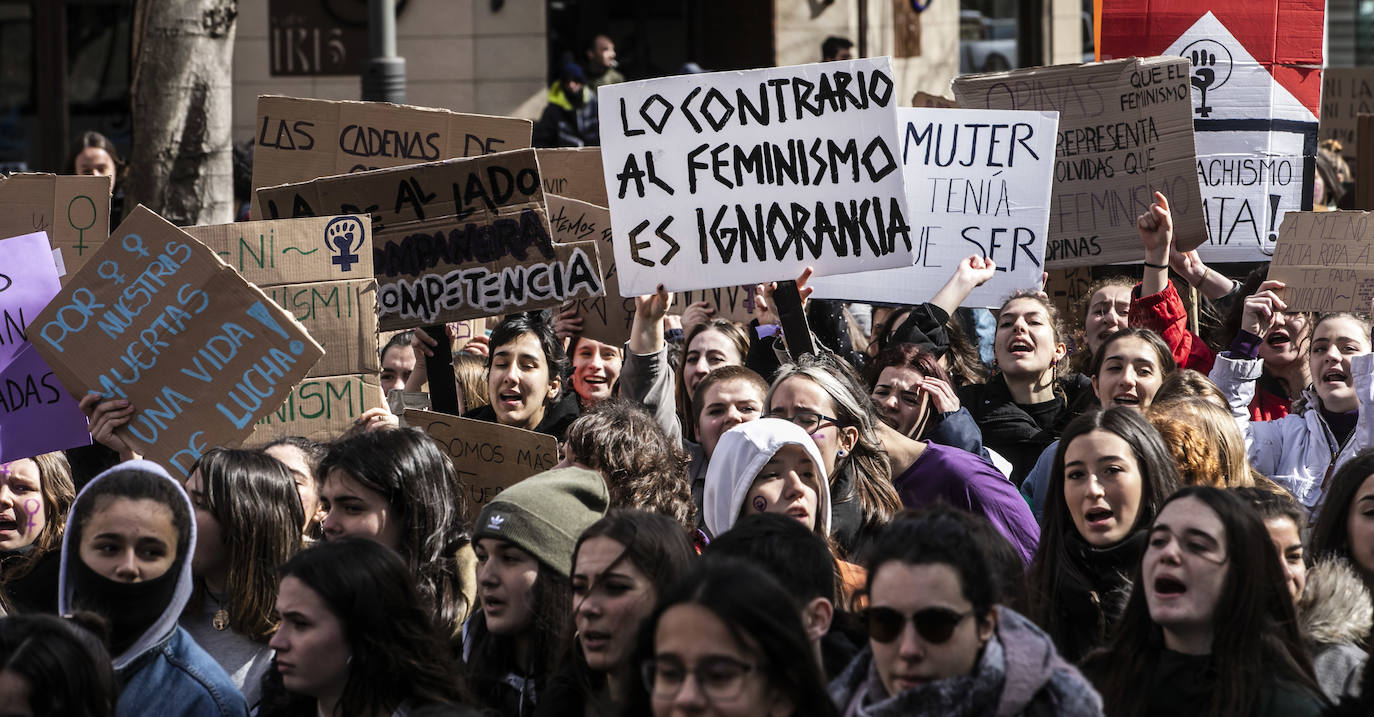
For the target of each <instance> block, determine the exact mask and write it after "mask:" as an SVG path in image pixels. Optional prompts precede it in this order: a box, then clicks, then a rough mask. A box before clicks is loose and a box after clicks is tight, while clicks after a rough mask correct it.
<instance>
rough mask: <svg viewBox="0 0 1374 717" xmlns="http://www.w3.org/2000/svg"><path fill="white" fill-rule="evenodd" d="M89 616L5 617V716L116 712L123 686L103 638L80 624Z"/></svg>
mask: <svg viewBox="0 0 1374 717" xmlns="http://www.w3.org/2000/svg"><path fill="white" fill-rule="evenodd" d="M87 617H88V615H87V614H81V615H77V616H74V617H71V618H60V617H57V616H55V615H13V616H10V617H6V618H0V710H3V714H6V715H27V716H28V717H111V715H113V714H114V713H115V697H116V696H117V695H118V694H119V687H118V684H117V683H116V682H115V676H114V670H113V669H111V668H110V654H109V653H108V652H106V651H105V646H104V645H102V644H101V642H100V638H98V637H96V636H95V635H94V634H92V633H91V632H89V631H88V630H86V629H85V628H83V627H82V625H81V624H80V623H81V621H82V620H84V619H86V618H87ZM93 627H94V626H93ZM97 629H98V628H97Z"/></svg>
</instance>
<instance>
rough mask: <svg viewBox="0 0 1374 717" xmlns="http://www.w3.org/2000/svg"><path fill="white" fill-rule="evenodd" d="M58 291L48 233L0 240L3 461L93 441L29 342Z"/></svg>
mask: <svg viewBox="0 0 1374 717" xmlns="http://www.w3.org/2000/svg"><path fill="white" fill-rule="evenodd" d="M60 289H61V284H60V282H59V281H58V277H57V265H56V264H55V263H54V262H53V257H52V247H51V246H49V245H48V236H47V235H46V234H44V233H42V232H38V233H36V234H25V235H23V236H19V237H14V238H12V239H3V240H0V463H2V462H6V461H12V460H16V459H19V458H27V457H29V456H36V455H38V454H40V453H47V452H49V451H56V450H61V449H63V448H71V447H73V446H84V445H89V444H90V442H91V436H90V434H89V433H88V432H87V428H86V417H85V416H83V415H82V414H81V409H80V408H78V407H77V402H76V399H74V398H72V396H71V394H70V393H68V392H67V390H66V389H64V388H63V387H62V385H61V384H60V383H58V381H57V377H56V376H55V375H53V372H52V371H51V370H50V369H49V368H48V365H47V364H46V363H44V362H43V358H42V357H41V356H39V355H38V352H37V351H35V350H34V348H33V345H32V344H30V343H29V341H28V334H27V325H28V324H29V323H30V322H32V321H33V319H34V318H35V317H37V316H38V312H40V311H42V310H43V307H45V306H47V305H48V302H49V301H51V300H52V298H53V297H54V296H56V295H57V292H58V291H59V290H60Z"/></svg>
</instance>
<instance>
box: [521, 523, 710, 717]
mask: <svg viewBox="0 0 1374 717" xmlns="http://www.w3.org/2000/svg"><path fill="white" fill-rule="evenodd" d="M695 560H696V552H695V551H694V550H693V548H692V544H691V542H690V541H688V540H687V537H686V535H685V534H684V533H683V531H682V527H681V526H680V525H678V524H677V523H675V522H674V521H672V520H671V519H669V518H667V517H665V516H662V515H657V514H654V513H645V512H643V511H638V510H623V509H615V510H611V511H610V512H608V513H606V517H604V518H602V519H601V520H598V521H596V522H595V523H592V525H591V526H590V527H588V528H587V529H586V530H584V531H582V535H581V536H580V537H579V538H578V539H577V545H576V546H575V547H574V548H573V556H572V565H573V569H572V598H573V610H572V620H573V626H574V627H575V628H576V632H575V633H574V639H573V645H572V650H571V652H570V654H569V655H568V656H567V657H566V658H565V659H564V664H563V668H562V669H561V670H560V671H559V673H558V674H557V675H556V676H554V678H553V680H552V681H550V683H549V685H548V687H547V688H545V689H543V690H542V691H541V694H540V701H539V706H538V707H537V708H536V709H535V714H536V715H567V716H568V717H574V716H578V715H588V716H590V715H604V716H605V717H613V716H614V715H616V714H618V711H617V710H618V706H619V705H620V704H621V703H622V702H623V701H624V699H625V695H626V694H627V692H628V686H629V685H628V683H629V682H631V681H633V680H634V679H635V678H636V675H635V671H634V668H633V665H631V664H630V653H631V652H632V651H633V650H634V646H635V636H636V635H637V634H638V633H639V627H640V625H641V623H643V622H644V620H645V619H646V618H648V617H649V615H650V613H652V612H653V611H654V606H655V605H656V604H657V602H658V597H659V596H660V595H662V594H663V593H665V592H666V591H667V590H668V588H669V586H671V585H672V584H673V583H674V582H676V581H677V579H678V577H679V576H681V575H682V573H684V572H686V571H687V569H688V568H689V567H691V565H692V562H693V561H695Z"/></svg>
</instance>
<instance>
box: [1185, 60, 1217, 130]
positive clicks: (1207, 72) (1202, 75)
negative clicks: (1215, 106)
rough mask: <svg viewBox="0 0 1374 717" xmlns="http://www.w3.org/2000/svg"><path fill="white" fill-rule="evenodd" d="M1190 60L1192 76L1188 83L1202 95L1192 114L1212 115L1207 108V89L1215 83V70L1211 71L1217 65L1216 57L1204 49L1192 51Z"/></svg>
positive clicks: (1210, 110)
mask: <svg viewBox="0 0 1374 717" xmlns="http://www.w3.org/2000/svg"><path fill="white" fill-rule="evenodd" d="M1191 60H1192V63H1193V76H1192V77H1191V78H1189V81H1191V82H1192V83H1193V87H1196V88H1198V91H1199V92H1201V93H1202V98H1201V104H1199V105H1198V108H1197V109H1196V110H1194V112H1197V113H1198V114H1200V115H1202V116H1203V117H1206V116H1208V115H1210V114H1212V108H1211V107H1208V106H1207V88H1208V87H1211V86H1212V83H1214V82H1216V81H1217V73H1216V70H1214V69H1212V68H1213V66H1215V65H1216V64H1217V55H1216V53H1214V52H1208V51H1207V50H1206V49H1202V50H1193V55H1192V58H1191Z"/></svg>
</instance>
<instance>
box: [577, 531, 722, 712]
mask: <svg viewBox="0 0 1374 717" xmlns="http://www.w3.org/2000/svg"><path fill="white" fill-rule="evenodd" d="M590 538H610V539H611V540H614V541H615V542H617V543H620V544H621V545H622V546H624V550H623V551H622V552H621V553H620V557H618V558H616V559H615V560H613V561H611V563H610V564H608V565H607V566H606V570H610V569H611V568H613V567H615V566H616V565H617V564H619V563H620V562H622V561H628V562H629V563H631V564H633V565H634V566H635V568H637V569H638V570H639V571H640V572H642V573H644V575H645V577H647V578H649V581H650V582H651V583H653V586H654V601H655V602H657V601H658V598H659V596H661V595H663V594H664V593H665V592H667V591H668V588H669V587H671V586H672V585H673V583H675V582H677V580H678V578H680V577H682V574H683V573H684V572H686V571H687V569H688V568H689V567H691V565H692V562H693V561H694V560H695V559H696V551H695V549H693V547H692V541H690V540H688V539H687V534H686V533H685V532H684V531H683V529H682V526H681V525H680V524H678V523H677V522H676V521H674V520H673V519H672V518H669V517H667V516H665V515H661V514H659V513H648V512H645V511H642V510H626V509H622V508H616V509H614V510H611V511H609V512H607V513H606V516H605V517H603V518H602V519H600V520H598V521H596V522H595V523H592V524H591V525H590V526H588V527H587V529H586V530H584V531H582V535H581V536H579V537H578V539H577V545H576V546H575V547H573V554H572V566H573V570H574V571H576V570H577V554H578V551H580V550H581V549H582V544H583V543H584V542H586V541H587V540H588V539H590ZM598 579H599V578H598ZM588 587H589V589H590V588H591V587H592V586H588ZM573 597H574V598H576V597H577V595H576V592H574V595H573ZM576 608H577V603H576V602H575V603H574V604H573V610H572V613H573V614H574V615H575V613H576ZM638 627H639V626H638V625H636V626H633V627H632V628H629V629H634V630H637V629H638ZM569 648H570V649H569V654H568V657H567V658H565V659H567V660H570V661H571V662H570V664H571V666H572V669H573V671H574V672H575V673H576V675H577V681H578V685H579V686H580V687H582V689H583V694H585V695H590V694H592V693H593V691H594V690H595V689H596V688H597V687H598V686H599V685H601V684H603V683H604V682H605V679H606V678H605V675H602V674H597V673H594V672H593V671H592V670H591V668H590V667H588V666H587V661H586V657H585V656H584V655H583V654H582V648H581V645H579V644H578V643H577V641H576V640H573V641H572V643H571V644H570V645H569ZM620 673H621V674H622V677H623V679H622V680H621V684H628V681H632V680H634V679H635V673H634V666H633V665H632V664H627V665H622V666H621V669H620ZM611 699H612V700H617V701H618V700H622V699H624V696H623V695H611Z"/></svg>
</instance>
